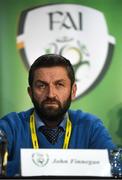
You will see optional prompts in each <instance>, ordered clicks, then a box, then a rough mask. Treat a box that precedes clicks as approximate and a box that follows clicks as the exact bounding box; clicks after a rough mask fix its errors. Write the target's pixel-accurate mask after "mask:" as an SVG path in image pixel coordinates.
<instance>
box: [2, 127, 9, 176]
mask: <svg viewBox="0 0 122 180" xmlns="http://www.w3.org/2000/svg"><path fill="white" fill-rule="evenodd" d="M7 144H8V142H7V137H6V134H5V132H4V131H3V130H2V129H0V176H5V175H6V166H7V159H8V151H7Z"/></svg>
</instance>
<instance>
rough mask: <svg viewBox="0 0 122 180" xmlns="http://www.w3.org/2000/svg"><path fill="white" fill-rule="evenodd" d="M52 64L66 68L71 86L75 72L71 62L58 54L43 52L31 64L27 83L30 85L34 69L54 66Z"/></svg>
mask: <svg viewBox="0 0 122 180" xmlns="http://www.w3.org/2000/svg"><path fill="white" fill-rule="evenodd" d="M54 66H62V67H64V68H65V69H66V71H67V75H68V77H69V79H70V81H71V86H72V85H73V83H74V81H75V73H74V69H73V66H72V64H71V63H70V61H69V60H68V59H66V58H65V57H63V56H61V55H58V54H45V55H42V56H40V57H38V58H37V59H36V60H35V61H34V63H33V64H32V65H31V67H30V70H29V77H28V83H29V85H30V86H31V87H32V83H33V78H34V72H35V70H36V69H39V68H41V67H54Z"/></svg>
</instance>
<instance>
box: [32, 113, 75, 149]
mask: <svg viewBox="0 0 122 180" xmlns="http://www.w3.org/2000/svg"><path fill="white" fill-rule="evenodd" d="M30 130H31V138H32V144H33V148H34V149H38V148H39V144H38V140H37V135H36V127H35V119H34V113H33V114H32V115H31V116H30ZM71 131H72V124H71V121H70V120H69V118H68V119H67V124H66V133H65V138H64V144H63V149H67V148H68V145H69V140H70V136H71Z"/></svg>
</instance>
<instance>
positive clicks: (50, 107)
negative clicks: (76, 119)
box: [28, 66, 76, 119]
mask: <svg viewBox="0 0 122 180" xmlns="http://www.w3.org/2000/svg"><path fill="white" fill-rule="evenodd" d="M28 92H29V95H30V97H31V100H32V102H33V104H34V106H35V109H36V110H37V112H38V113H39V115H40V116H41V117H42V118H48V119H50V118H56V117H60V116H62V115H64V114H65V112H66V111H67V109H68V108H69V106H70V104H71V100H72V99H74V98H75V94H76V84H73V86H72V88H71V81H70V79H69V78H68V75H67V72H66V70H65V68H63V67H59V66H56V67H50V68H48V67H44V68H39V69H37V70H36V71H35V73H34V79H33V84H32V87H29V88H28Z"/></svg>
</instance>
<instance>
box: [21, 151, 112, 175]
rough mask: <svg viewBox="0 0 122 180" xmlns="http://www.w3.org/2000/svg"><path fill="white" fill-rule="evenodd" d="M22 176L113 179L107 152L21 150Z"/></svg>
mask: <svg viewBox="0 0 122 180" xmlns="http://www.w3.org/2000/svg"><path fill="white" fill-rule="evenodd" d="M21 175H22V176H102V177H111V167H110V163H109V158H108V151H107V150H76V149H68V150H63V149H36V150H34V149H21Z"/></svg>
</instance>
